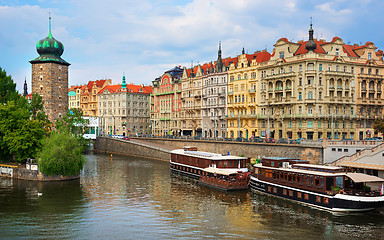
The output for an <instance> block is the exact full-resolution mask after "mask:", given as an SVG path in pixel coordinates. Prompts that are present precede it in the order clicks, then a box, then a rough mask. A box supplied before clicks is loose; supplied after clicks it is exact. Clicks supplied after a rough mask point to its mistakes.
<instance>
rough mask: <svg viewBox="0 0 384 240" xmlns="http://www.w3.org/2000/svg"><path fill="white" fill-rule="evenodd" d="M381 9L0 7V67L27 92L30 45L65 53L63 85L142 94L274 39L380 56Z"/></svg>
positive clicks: (342, 3)
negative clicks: (335, 41)
mask: <svg viewBox="0 0 384 240" xmlns="http://www.w3.org/2000/svg"><path fill="white" fill-rule="evenodd" d="M383 9H384V1H382V0H334V1H321V0H316V1H315V0H270V1H266V0H189V1H188V0H179V1H178V0H163V1H162V0H140V1H137V0H108V1H106V0H66V1H62V0H51V1H48V0H28V1H27V0H0V67H1V68H2V69H3V70H5V71H6V72H7V74H8V75H11V76H12V78H13V80H14V82H16V84H17V89H18V90H19V92H22V89H23V84H24V80H25V79H26V81H27V84H28V89H29V92H30V89H31V64H30V63H29V61H30V60H32V59H35V58H36V57H38V54H37V52H36V43H37V42H38V41H39V40H40V39H43V38H45V37H47V36H48V26H49V20H48V19H49V14H50V16H51V17H52V35H53V37H54V38H55V39H57V40H59V41H60V42H62V43H63V44H64V53H63V55H62V58H63V59H64V60H66V61H67V62H69V63H71V65H70V66H69V85H70V86H71V85H81V84H86V83H87V82H88V81H90V80H99V79H112V82H113V83H115V84H118V83H120V82H121V79H122V76H123V74H125V76H126V79H127V82H128V83H134V84H145V85H150V84H151V83H152V81H153V80H154V79H155V78H156V77H159V76H161V75H162V74H163V73H164V72H165V71H167V70H169V69H171V68H173V67H175V66H181V67H184V66H186V67H191V65H194V66H195V65H197V64H203V63H206V62H210V61H215V60H216V59H217V50H218V44H219V42H220V41H221V44H222V55H223V58H225V57H230V56H231V57H235V56H237V55H239V54H241V51H242V49H243V47H244V49H245V51H246V52H247V53H253V52H255V51H258V50H264V49H267V51H269V52H272V51H273V45H274V44H275V43H276V41H277V40H278V39H280V38H282V37H286V38H287V39H288V40H290V41H294V42H297V41H298V40H307V39H308V29H309V24H310V18H311V17H312V22H313V29H314V31H315V34H314V36H315V37H316V38H322V39H325V40H326V41H331V40H332V38H333V37H334V36H338V37H340V38H341V39H343V41H344V42H345V43H347V44H348V43H349V44H354V43H358V44H364V43H365V42H367V41H371V42H373V43H374V44H375V45H376V47H377V48H378V49H384V31H383V27H382V24H381V23H382V16H383V13H382V11H383Z"/></svg>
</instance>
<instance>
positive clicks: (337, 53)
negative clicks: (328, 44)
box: [336, 48, 339, 56]
mask: <svg viewBox="0 0 384 240" xmlns="http://www.w3.org/2000/svg"><path fill="white" fill-rule="evenodd" d="M336 56H339V49H338V48H336Z"/></svg>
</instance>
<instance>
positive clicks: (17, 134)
mask: <svg viewBox="0 0 384 240" xmlns="http://www.w3.org/2000/svg"><path fill="white" fill-rule="evenodd" d="M46 125H47V122H44V121H42V120H39V119H31V118H30V111H29V104H28V102H27V101H26V99H25V98H23V97H20V98H19V99H18V101H17V102H14V101H9V102H7V104H1V105H0V148H1V153H0V157H1V158H2V159H3V160H6V161H8V160H13V161H16V162H19V163H24V162H25V161H26V160H27V158H34V157H35V156H36V154H37V152H38V151H39V150H40V149H41V147H42V140H43V138H44V136H45V135H46V134H47V129H46Z"/></svg>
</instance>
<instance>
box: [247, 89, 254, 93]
mask: <svg viewBox="0 0 384 240" xmlns="http://www.w3.org/2000/svg"><path fill="white" fill-rule="evenodd" d="M248 92H249V93H256V89H249V90H248Z"/></svg>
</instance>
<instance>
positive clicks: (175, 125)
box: [151, 67, 183, 136]
mask: <svg viewBox="0 0 384 240" xmlns="http://www.w3.org/2000/svg"><path fill="white" fill-rule="evenodd" d="M182 75H183V70H182V69H181V68H180V67H175V68H172V69H170V70H168V71H166V72H165V73H164V74H163V75H162V76H161V77H158V78H156V79H155V80H154V81H152V87H153V94H152V95H151V121H152V134H154V135H157V136H164V135H180V134H181V122H180V111H181V77H182Z"/></svg>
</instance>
